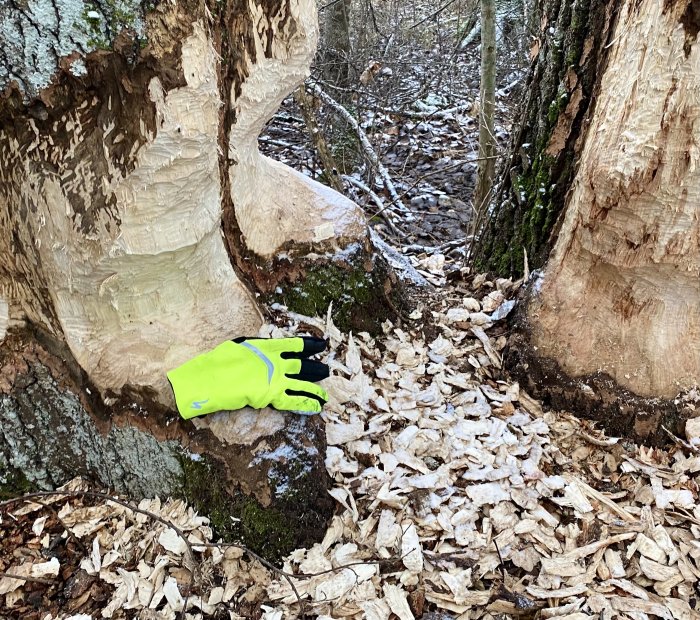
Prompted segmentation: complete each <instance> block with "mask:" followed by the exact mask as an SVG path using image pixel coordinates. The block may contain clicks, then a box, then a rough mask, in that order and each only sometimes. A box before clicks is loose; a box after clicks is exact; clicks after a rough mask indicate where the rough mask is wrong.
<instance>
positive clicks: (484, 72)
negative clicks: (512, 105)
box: [474, 0, 497, 226]
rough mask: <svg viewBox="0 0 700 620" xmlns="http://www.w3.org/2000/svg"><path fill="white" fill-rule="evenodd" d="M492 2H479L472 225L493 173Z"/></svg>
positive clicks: (478, 218) (484, 203)
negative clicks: (476, 155)
mask: <svg viewBox="0 0 700 620" xmlns="http://www.w3.org/2000/svg"><path fill="white" fill-rule="evenodd" d="M495 108H496V3H495V0H481V85H480V102H479V167H478V170H477V178H476V188H475V190H474V224H475V226H478V222H480V221H481V220H482V218H483V217H484V215H485V213H486V210H487V208H488V204H489V200H490V198H491V192H492V190H493V177H494V174H495V172H496V161H495V156H496V146H497V144H496V132H495V129H494V112H495Z"/></svg>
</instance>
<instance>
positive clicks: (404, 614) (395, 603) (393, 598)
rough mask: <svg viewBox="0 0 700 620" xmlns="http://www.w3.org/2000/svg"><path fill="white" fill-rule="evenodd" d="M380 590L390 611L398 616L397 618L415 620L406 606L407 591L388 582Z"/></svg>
mask: <svg viewBox="0 0 700 620" xmlns="http://www.w3.org/2000/svg"><path fill="white" fill-rule="evenodd" d="M382 590H383V591H384V598H385V600H386V602H387V604H388V605H389V609H391V613H393V614H395V615H396V616H398V617H399V620H415V616H414V615H413V612H411V608H410V607H409V606H408V601H407V600H406V597H407V596H408V593H407V592H406V591H405V590H403V589H402V588H400V587H398V586H395V585H392V584H389V583H385V584H384V586H383V588H382Z"/></svg>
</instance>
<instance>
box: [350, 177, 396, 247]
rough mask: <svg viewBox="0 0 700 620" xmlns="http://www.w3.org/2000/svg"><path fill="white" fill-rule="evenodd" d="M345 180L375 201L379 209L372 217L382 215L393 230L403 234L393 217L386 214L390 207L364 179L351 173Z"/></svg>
mask: <svg viewBox="0 0 700 620" xmlns="http://www.w3.org/2000/svg"><path fill="white" fill-rule="evenodd" d="M343 180H344V181H347V182H348V183H350V185H354V186H355V187H357V188H358V189H360V190H362V191H363V192H365V193H366V194H367V195H368V196H369V197H370V198H371V199H372V200H373V201H374V204H376V205H377V207H378V208H379V211H377V212H376V213H375V214H373V215H372V217H378V216H381V217H382V218H383V219H384V221H385V222H386V223H387V225H388V226H389V228H391V230H393V231H394V232H395V233H396V234H397V235H402V233H401V231H400V230H399V228H398V227H397V226H396V224H394V222H393V221H392V219H391V218H390V217H389V216H388V215H387V214H385V211H386V210H387V209H388V207H387V206H386V205H385V204H384V201H383V200H382V199H381V198H380V197H379V196H377V194H376V192H374V191H372V189H371V188H370V187H369V186H367V185H365V184H364V183H363V182H362V181H360V180H358V179H356V178H354V177H351V176H349V175H343Z"/></svg>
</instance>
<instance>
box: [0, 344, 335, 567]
mask: <svg viewBox="0 0 700 620" xmlns="http://www.w3.org/2000/svg"><path fill="white" fill-rule="evenodd" d="M48 348H50V347H45V346H42V345H39V344H38V343H37V340H36V338H35V337H34V336H33V335H32V336H29V335H28V336H27V337H26V338H23V337H20V336H18V335H14V336H11V337H9V338H8V339H7V340H6V341H5V342H4V343H3V347H2V349H0V420H1V421H2V424H0V494H5V493H6V492H8V491H10V492H11V491H16V492H17V491H26V490H28V489H31V488H39V489H51V488H55V487H56V486H58V485H60V484H63V483H64V482H66V481H67V480H70V479H71V478H73V477H74V476H77V475H81V476H85V477H88V478H91V479H97V480H98V481H99V482H100V483H101V484H102V485H104V486H106V487H108V488H110V489H113V490H115V491H117V492H119V493H125V494H127V495H129V496H131V497H133V498H141V497H154V496H156V495H158V496H160V497H166V496H175V497H184V498H186V499H187V500H188V501H189V502H191V503H192V504H193V505H194V506H195V507H196V508H197V509H199V510H200V511H201V512H202V513H204V514H207V515H209V517H210V518H211V520H212V525H213V527H214V528H215V530H216V531H217V534H218V535H220V536H223V537H225V538H227V539H236V540H241V539H242V540H243V541H244V542H246V543H247V544H248V545H250V546H251V547H253V548H254V549H255V550H257V551H258V552H260V553H262V554H263V555H265V556H266V557H268V558H269V559H272V560H277V559H279V558H280V557H281V556H282V555H283V554H285V553H288V552H289V551H291V550H292V549H294V548H296V547H299V546H303V545H306V544H309V543H310V542H313V541H315V540H318V539H319V538H320V537H322V536H323V534H324V533H325V530H326V525H327V519H328V516H329V514H330V513H331V511H332V509H333V505H332V501H331V500H330V497H329V496H328V494H327V489H328V486H329V480H328V477H327V474H326V471H325V466H324V455H325V432H324V428H323V424H322V422H321V421H320V419H318V418H309V417H303V416H301V417H297V416H285V415H283V414H281V413H279V412H276V411H273V410H270V409H266V410H263V411H260V412H253V411H249V410H243V411H240V412H236V413H232V414H228V413H223V414H216V415H214V416H211V420H210V421H209V423H208V424H207V425H206V426H204V425H202V424H198V425H197V424H196V425H194V427H193V425H192V424H189V423H185V422H183V421H182V420H181V419H180V418H179V417H178V416H177V415H176V414H175V413H174V412H172V411H169V410H167V409H165V408H164V407H160V406H158V405H157V404H156V403H153V402H150V403H148V404H146V403H144V402H143V398H141V399H140V401H134V400H133V399H132V398H130V395H128V394H125V395H123V396H122V397H121V398H120V399H119V400H118V401H117V402H116V403H115V404H114V405H112V406H111V407H106V406H105V405H104V404H103V403H102V402H101V400H100V399H99V397H98V395H97V391H96V390H95V389H94V388H93V389H91V388H90V387H89V385H88V384H86V379H85V377H84V374H83V373H82V372H81V371H80V369H79V368H78V367H77V365H75V364H71V362H70V356H69V355H66V352H65V351H63V352H62V353H63V354H61V352H59V351H56V352H53V353H52V352H49V350H48ZM76 373H77V375H76ZM237 519H238V520H239V521H237Z"/></svg>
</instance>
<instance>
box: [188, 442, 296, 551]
mask: <svg viewBox="0 0 700 620" xmlns="http://www.w3.org/2000/svg"><path fill="white" fill-rule="evenodd" d="M181 462H182V470H183V472H184V477H183V496H184V498H185V499H186V500H187V501H188V502H189V503H190V505H192V506H193V507H194V508H195V510H197V511H198V512H199V513H200V514H203V515H205V516H207V517H208V518H209V520H210V525H211V527H212V529H213V530H214V535H215V537H216V538H221V539H222V540H224V541H225V542H240V543H242V544H243V545H245V546H246V547H249V548H250V549H252V550H253V551H255V552H256V553H258V554H259V555H260V556H262V557H263V558H265V559H266V560H268V561H270V562H279V560H280V559H281V558H283V557H284V556H285V555H287V554H288V553H289V552H291V551H292V550H293V549H294V547H295V542H296V540H297V538H298V537H299V532H298V531H297V529H298V523H297V521H296V520H295V519H290V518H289V516H288V515H286V514H285V513H286V511H284V506H285V502H284V501H283V502H281V503H280V507H279V508H264V507H263V506H261V505H260V504H259V503H258V502H257V501H256V500H255V499H254V498H252V497H249V496H246V495H244V494H242V493H236V494H230V493H228V492H227V491H226V490H225V489H224V488H223V486H222V485H220V484H216V481H217V480H224V479H225V478H224V477H223V472H221V471H219V470H218V469H217V467H216V466H215V465H214V464H213V462H212V461H211V460H210V459H209V458H207V457H200V458H199V460H197V461H194V460H192V458H191V457H189V456H188V455H183V456H182V459H181ZM273 486H274V485H273ZM301 486H303V485H301Z"/></svg>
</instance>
